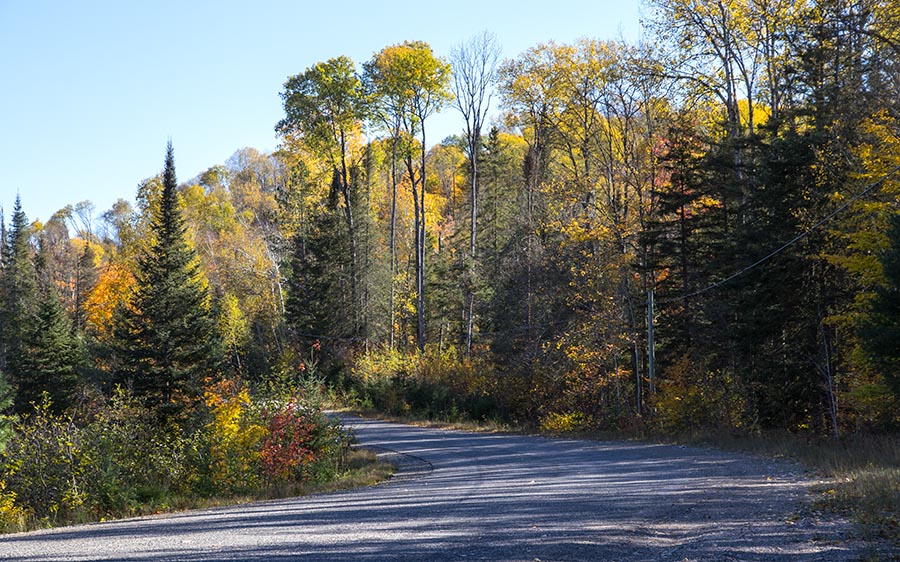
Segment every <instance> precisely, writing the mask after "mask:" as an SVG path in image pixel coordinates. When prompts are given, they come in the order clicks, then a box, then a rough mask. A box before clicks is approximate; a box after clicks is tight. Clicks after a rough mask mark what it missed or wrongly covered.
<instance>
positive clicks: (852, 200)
mask: <svg viewBox="0 0 900 562" xmlns="http://www.w3.org/2000/svg"><path fill="white" fill-rule="evenodd" d="M898 170H900V166H896V167H895V168H894V169H892V170H891V171H890V172H888V173H886V174H884V175H883V176H881V177H880V178H878V179H877V180H876V181H874V182H872V183H871V184H869V185H868V186H866V188H865V189H863V190H862V191H860V192H859V193H857V194H856V195H854V196H853V197H851V198H850V199H848V200H847V201H845V202H844V204H843V205H841V206H840V207H838V208H837V209H835V210H833V211H831V212H830V213H828V214H827V215H825V217H823V218H821V219H819V221H818V222H817V223H816V224H814V225H812V226H811V227H810V228H809V229H808V230H806V231H804V232H801V233H800V234H798V235H797V236H794V237H793V238H791V239H790V240H789V241H787V242H785V243H784V244H782V245H781V246H779V247H778V248H776V249H775V250H773V251H772V252H770V253H769V254H767V255H766V256H764V257H762V258H760V259H758V260H756V261H755V262H753V263H751V264H750V265H748V266H746V267H744V268H743V269H740V270H738V271H736V272H735V273H732V274H731V275H729V276H728V277H726V278H725V279H722V280H721V281H717V282H715V283H713V284H712V285H709V286H707V287H704V288H702V289H698V290H696V291H694V292H692V293H688V294H686V295H681V296H679V297H673V298H668V299H663V300H658V301H656V304H666V303H670V302H676V301H680V300H684V299H689V298H692V297H696V296H698V295H702V294H703V293H706V292H708V291H712V290H713V289H716V288H718V287H721V286H722V285H724V284H725V283H728V282H729V281H731V280H733V279H735V278H737V277H740V276H741V275H743V274H745V273H747V272H748V271H750V270H752V269H755V268H756V267H758V266H760V265H762V264H763V263H765V262H767V261H769V260H770V259H772V258H773V257H775V256H777V255H778V254H780V253H781V252H783V251H785V250H786V249H788V248H789V247H791V246H793V245H794V244H796V243H797V242H799V241H800V240H802V239H803V238H806V237H807V236H809V235H810V234H812V233H813V232H814V231H815V230H817V229H818V228H819V227H821V226H822V225H823V224H825V223H827V222H828V221H830V220H831V219H833V218H834V217H835V216H837V215H838V214H839V213H840V212H842V211H843V210H844V209H846V208H847V207H849V206H850V205H852V204H853V203H855V202H856V201H858V200H860V199H862V198H863V197H865V196H866V195H868V194H869V193H871V192H872V191H873V190H875V189H876V188H878V187H879V186H881V184H883V183H884V182H885V180H887V179H888V178H889V177H891V176H892V175H894V174H895V173H897V171H898Z"/></svg>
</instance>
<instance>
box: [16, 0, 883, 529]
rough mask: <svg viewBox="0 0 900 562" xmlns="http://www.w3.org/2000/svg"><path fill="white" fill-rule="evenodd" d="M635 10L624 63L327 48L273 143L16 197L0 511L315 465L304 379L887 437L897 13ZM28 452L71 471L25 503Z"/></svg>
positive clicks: (554, 407) (556, 420)
mask: <svg viewBox="0 0 900 562" xmlns="http://www.w3.org/2000/svg"><path fill="white" fill-rule="evenodd" d="M647 7H648V10H649V11H648V14H649V17H648V18H647V21H646V22H645V29H644V34H645V39H644V40H643V41H642V42H640V43H639V44H628V43H625V42H621V41H607V40H598V39H591V38H584V39H581V40H578V41H576V42H574V43H572V44H560V43H556V42H553V41H548V42H546V43H542V44H539V45H535V46H533V47H531V48H529V49H528V50H526V51H525V52H523V53H520V54H518V55H517V56H515V57H513V58H510V59H505V60H503V59H501V56H500V53H501V50H500V45H499V44H498V43H497V41H496V39H495V38H494V36H492V35H491V34H490V33H488V32H485V33H484V34H482V35H478V36H476V37H473V38H471V39H469V40H467V41H465V42H462V43H460V44H459V45H458V46H457V47H455V48H454V49H453V50H452V51H451V52H450V53H449V54H448V56H446V57H444V56H441V55H439V54H436V53H434V52H433V51H432V49H431V47H430V46H429V45H428V44H427V43H425V42H422V41H406V42H403V43H399V44H395V45H390V46H386V47H384V48H383V49H381V50H380V51H378V52H376V53H374V54H373V55H372V57H371V59H369V60H367V61H353V60H351V59H350V58H348V57H345V56H341V55H340V54H339V53H335V57H334V58H331V59H329V60H327V61H323V62H319V63H317V64H315V65H313V66H310V67H309V68H306V69H305V70H302V71H301V72H300V73H298V74H296V75H294V76H289V77H286V81H285V83H284V89H283V90H282V91H281V92H280V96H281V99H282V102H283V108H284V116H283V119H282V120H281V121H279V122H278V123H277V124H275V123H273V126H274V127H275V130H276V131H277V133H278V136H279V139H280V145H279V147H278V149H277V150H276V151H275V152H273V153H262V152H260V151H258V150H255V149H253V148H242V149H239V150H237V151H236V152H235V153H234V155H233V156H232V157H231V158H229V159H228V160H227V161H226V162H224V163H223V164H216V165H212V166H211V167H210V168H209V169H207V170H206V171H205V172H203V173H201V174H199V175H198V176H197V177H195V178H191V179H189V180H187V181H182V182H181V183H178V182H177V181H176V176H175V160H176V157H177V139H175V140H176V142H175V146H174V147H173V146H172V144H171V143H170V145H169V147H168V149H167V152H165V160H164V162H165V167H164V169H163V172H161V173H160V175H159V176H157V177H152V178H148V179H145V180H143V181H141V182H140V183H139V184H138V187H137V193H136V196H135V198H134V201H135V203H134V204H132V203H130V202H129V201H128V200H127V199H126V198H124V197H123V198H122V199H120V200H119V201H118V202H117V203H116V204H115V205H114V206H113V207H112V208H110V209H108V210H103V211H98V210H97V209H96V208H95V207H94V205H93V204H92V203H91V202H89V201H82V202H79V203H75V204H73V205H70V206H67V207H65V208H63V209H60V210H59V211H58V212H57V213H56V214H54V215H53V216H52V217H50V218H49V220H47V221H46V222H29V221H28V218H27V215H26V213H25V211H24V209H25V208H26V207H27V204H28V201H27V196H23V197H22V198H21V200H17V201H16V204H15V208H14V209H13V212H12V213H11V215H10V218H9V219H8V222H7V220H6V216H5V215H3V223H2V244H0V249H2V254H0V319H2V323H0V373H2V378H0V391H2V392H0V404H2V405H3V406H4V408H5V412H6V415H4V416H3V417H2V418H0V446H2V444H4V443H5V445H6V452H5V453H4V457H3V458H4V462H5V467H6V468H5V469H4V472H2V473H0V523H2V522H3V517H4V513H5V516H6V518H7V523H8V521H9V520H11V518H16V517H18V518H20V519H21V518H22V517H24V516H25V514H26V513H31V515H32V516H35V517H38V518H40V517H45V518H46V517H49V518H51V519H52V518H53V517H55V514H56V513H58V512H59V511H61V510H62V511H65V510H68V511H77V510H78V508H79V507H80V506H82V507H83V506H87V505H88V504H87V503H85V502H87V501H88V500H87V499H86V498H92V499H91V501H94V502H95V503H93V504H91V506H92V507H90V509H88V508H87V507H85V508H84V509H87V510H88V511H90V510H93V513H94V515H95V516H101V515H102V513H105V512H106V511H108V510H112V509H113V508H115V507H116V506H120V505H127V504H128V502H139V501H145V500H146V499H147V497H149V498H152V497H155V496H154V495H153V494H154V493H155V492H154V490H156V491H158V488H159V487H160V486H163V487H165V486H168V487H169V488H171V489H174V488H176V487H177V485H178V482H179V481H181V482H190V483H192V484H190V485H192V486H194V487H200V488H202V489H206V490H209V491H210V493H213V491H214V490H218V489H219V488H221V487H223V486H224V487H225V488H227V487H228V486H231V488H229V489H232V491H234V490H237V491H240V490H238V489H239V488H241V485H238V483H239V482H252V483H254V484H253V485H254V486H258V487H266V486H271V485H273V484H277V483H283V482H287V481H295V480H304V479H309V478H311V477H313V476H315V475H317V474H324V473H328V474H331V473H332V472H334V470H336V469H327V470H326V468H323V467H330V466H337V465H338V464H339V462H340V459H339V458H338V457H340V456H342V455H343V454H344V453H343V452H342V451H343V447H344V445H342V444H341V442H342V440H343V439H345V437H342V436H341V435H340V432H339V430H337V429H336V428H335V427H333V426H331V425H329V422H328V421H327V420H326V419H325V418H324V416H322V415H321V404H320V403H319V402H318V400H319V398H315V399H311V398H309V396H310V395H313V394H315V395H318V394H319V393H321V392H322V388H326V389H327V392H328V393H329V394H330V395H331V396H332V397H333V398H334V399H336V400H338V401H340V402H342V403H343V404H345V405H348V406H352V407H357V408H369V409H375V410H379V411H382V412H386V413H391V414H395V415H407V414H415V415H422V416H426V417H432V418H441V419H471V420H476V421H489V420H493V421H500V422H504V423H511V424H516V425H520V426H524V427H529V428H534V429H539V430H546V431H590V430H609V431H625V432H628V431H634V430H643V429H651V430H653V431H658V432H662V433H669V434H675V433H678V432H683V431H692V430H704V429H705V430H718V431H728V432H733V433H758V432H765V431H774V430H778V431H787V432H792V433H801V434H808V435H811V436H832V437H833V438H840V437H842V436H844V435H848V434H884V433H887V434H890V433H892V432H895V431H896V430H897V429H898V425H900V208H898V193H900V136H898V135H900V113H898V111H900V5H898V4H897V3H895V2H889V1H885V0H854V1H844V0H806V1H801V2H795V1H792V0H728V1H726V0H721V1H716V2H695V1H691V0H652V1H650V2H649V3H648V5H647ZM437 112H455V114H456V115H458V117H459V123H460V132H459V133H458V134H457V135H453V136H450V137H448V138H444V139H440V141H439V142H436V141H435V140H434V139H432V138H431V137H429V136H428V135H427V133H429V124H430V123H431V118H432V117H433V116H434V115H435V114H436V113H437ZM163 155H164V154H163V150H162V146H161V150H160V156H161V158H160V160H161V162H163V158H162V156H163ZM26 187H27V186H20V188H21V189H23V190H24V189H25V188H26ZM23 193H27V191H23ZM123 195H124V196H128V194H127V193H126V194H123ZM309 400H314V401H316V404H315V406H314V407H307V406H303V407H300V406H296V407H295V404H299V403H301V402H304V403H305V402H308V401H309ZM104 424H105V425H104ZM128 424H132V425H133V426H134V427H143V428H155V429H154V430H152V431H151V430H150V429H145V430H144V431H143V432H142V433H141V435H144V436H145V437H146V442H142V443H141V444H138V445H133V446H132V445H128V446H126V445H127V444H126V443H125V441H124V440H122V441H116V440H115V436H116V435H117V434H116V432H113V431H110V428H111V427H125V426H128ZM72 427H77V428H79V430H78V431H81V433H79V435H80V438H79V439H81V441H79V442H78V443H76V444H75V445H72V443H70V441H71V439H69V438H68V437H65V435H69V433H71V431H74V430H72V429H71V428H72ZM67 428H68V429H67ZM103 428H105V429H103ZM41 432H43V433H41ZM67 432H69V433H67ZM49 435H52V436H54V437H53V439H55V441H53V439H49V438H48V437H47V436H49ZM101 437H103V439H101ZM278 439H281V441H278ZM159 440H168V441H166V444H165V445H163V444H162V443H161V442H160V441H159ZM42 441H53V442H54V443H56V446H58V447H59V449H57V450H54V451H55V452H54V451H49V450H48V451H45V452H44V453H43V454H47V455H50V456H51V457H53V458H57V457H59V458H62V459H70V460H69V461H67V462H69V464H70V465H71V466H69V465H67V466H65V467H64V466H62V465H61V464H60V463H62V462H63V461H59V462H58V463H57V464H60V466H58V467H57V468H58V473H59V482H60V484H59V486H58V487H57V488H53V489H52V490H51V489H48V490H45V491H44V493H43V495H40V496H39V497H38V496H35V495H34V494H32V496H34V497H28V498H26V497H25V496H26V495H27V494H26V492H25V491H26V490H28V489H34V487H33V486H31V488H29V486H30V484H29V483H30V482H32V481H31V480H29V478H32V479H35V478H37V477H36V476H35V475H34V474H30V473H29V468H28V467H29V466H30V463H34V462H38V459H37V455H39V454H42V453H41V452H39V451H37V449H38V448H37V447H35V446H34V444H35V443H37V442H42ZM73 447H75V448H79V450H78V453H79V455H81V456H80V457H79V456H78V455H74V454H73V452H72V448H73ZM140 447H144V449H140ZM291 447H293V449H291ZM126 449H127V450H126ZM148 449H153V450H159V451H161V450H166V451H168V452H167V455H168V456H166V455H163V454H162V453H160V454H159V455H155V456H153V457H152V458H150V459H149V460H148V461H147V462H151V463H154V468H153V471H151V472H152V473H153V474H154V475H155V476H154V480H153V482H152V483H150V484H152V486H151V485H150V484H148V483H147V482H143V483H142V484H141V486H143V488H142V489H143V491H142V492H140V493H138V496H140V497H138V496H133V494H134V493H135V492H134V491H133V490H134V489H135V487H136V485H135V484H134V482H136V481H137V480H136V479H139V478H142V477H144V476H146V471H142V470H139V469H138V468H136V467H137V466H138V464H137V463H139V459H140V457H141V455H142V451H146V450H148ZM289 449H291V450H293V451H294V453H297V451H303V454H302V455H299V456H298V455H297V454H295V455H294V456H292V457H290V458H291V459H297V458H302V459H305V460H304V461H303V462H300V461H297V460H289V456H288V455H287V454H286V453H284V451H285V450H289ZM28 455H33V456H34V458H30V457H28ZM91 455H93V457H92V456H91ZM103 455H123V457H122V459H125V458H126V457H127V459H130V460H128V461H127V462H125V461H124V460H123V461H122V466H123V467H129V466H133V467H135V468H134V469H133V470H132V471H131V472H129V473H128V474H125V473H124V472H123V473H122V474H116V475H109V474H104V475H98V474H96V473H94V472H91V471H92V470H99V469H97V467H96V466H94V464H96V463H94V464H92V463H91V462H89V460H90V459H91V458H94V459H96V458H104V457H103ZM76 457H77V458H80V459H82V460H81V461H78V462H75V461H72V460H71V459H74V458H76ZM163 457H165V458H163ZM117 458H118V457H117ZM307 461H308V462H307ZM54 462H56V461H54ZM129 463H131V464H129ZM54 466H56V465H54ZM198 467H200V468H198ZM54 470H56V469H54ZM122 470H123V471H124V470H125V468H123V469H122ZM67 471H68V472H67ZM76 473H77V475H78V478H75V477H74V476H73V474H76ZM185 474H186V475H188V477H187V480H183V478H185V476H184V475H185ZM129 479H131V480H129ZM73 482H85V483H87V482H94V483H102V482H106V483H108V484H109V485H108V486H107V487H106V488H103V489H96V490H93V489H92V490H88V489H87V488H83V489H82V488H78V489H74V490H73V485H72V483H73ZM223 482H225V483H227V485H223V484H222V483H223ZM163 484H164V485H163ZM154 486H155V487H154ZM203 486H205V487H206V488H203ZM144 488H146V489H144ZM169 488H167V489H169ZM54 494H55V495H54ZM79 494H80V495H79ZM129 494H131V495H129ZM141 494H143V496H141ZM144 496H146V497H144ZM96 498H103V500H102V501H100V500H96ZM26 500H27V501H26ZM88 503H90V502H88ZM17 510H18V511H17ZM29 510H30V511H29Z"/></svg>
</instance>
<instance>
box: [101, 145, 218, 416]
mask: <svg viewBox="0 0 900 562" xmlns="http://www.w3.org/2000/svg"><path fill="white" fill-rule="evenodd" d="M162 184H163V185H162V187H163V189H162V194H161V196H160V200H159V208H158V210H157V211H156V212H154V214H153V216H152V221H151V225H150V229H151V232H152V243H151V245H150V247H149V249H148V250H147V252H146V253H144V254H142V255H141V256H140V257H139V258H138V267H137V271H136V272H135V277H136V279H137V286H136V288H135V290H134V292H133V294H132V295H131V298H130V300H129V302H128V303H127V304H126V305H124V306H120V307H119V308H117V310H116V313H115V319H114V321H115V336H116V340H117V344H116V352H117V355H118V356H119V358H120V360H121V362H122V369H121V379H122V380H123V381H127V382H128V383H129V384H131V385H133V388H134V389H135V392H136V393H137V395H139V396H141V397H142V398H143V399H145V400H146V401H147V404H149V405H152V406H154V407H162V408H163V413H165V414H176V413H178V412H180V411H182V410H183V409H184V407H185V406H186V405H188V404H190V403H191V402H195V401H197V400H198V399H199V397H200V385H201V382H202V380H203V378H204V377H206V376H210V375H212V374H214V373H215V372H216V371H217V369H218V368H219V366H220V362H221V349H220V347H221V346H220V342H219V339H218V336H217V332H216V330H215V327H216V325H215V320H214V318H213V316H212V315H211V313H210V309H209V296H208V292H207V288H206V285H205V282H204V279H203V274H202V272H201V271H200V269H199V261H198V260H197V257H196V253H195V252H194V250H193V248H192V247H191V246H189V245H188V242H187V240H186V236H185V226H184V219H183V218H182V216H181V212H180V210H179V208H178V195H177V192H176V181H175V160H174V155H173V150H172V144H171V143H169V145H168V147H167V149H166V165H165V169H164V170H163V181H162Z"/></svg>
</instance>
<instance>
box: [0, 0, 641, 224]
mask: <svg viewBox="0 0 900 562" xmlns="http://www.w3.org/2000/svg"><path fill="white" fill-rule="evenodd" d="M638 20H639V8H638V3H637V2H636V1H628V0H621V1H617V2H615V1H609V0H593V1H591V0H579V1H567V0H558V1H555V2H547V1H546V0H541V1H531V0H525V1H517V2H513V1H505V0H504V1H483V0H482V1H470V0H454V1H450V2H439V3H438V2H410V1H403V2H392V3H376V2H356V1H343V2H340V1H332V2H327V1H323V0H317V1H314V2H305V1H303V2H301V1H287V0H272V1H268V0H259V1H256V2H249V1H246V0H244V1H241V2H238V1H232V0H218V1H213V0H205V1H202V0H194V1H189V0H182V1H177V0H176V1H169V0H166V1H160V0H155V1H146V2H144V1H131V0H109V1H91V0H78V1H68V0H58V1H55V2H51V1H47V0H0V206H2V207H3V208H4V213H5V216H6V217H7V220H8V218H9V215H10V213H11V211H12V207H13V203H14V201H15V197H16V194H17V193H19V194H20V195H21V197H22V205H23V208H24V210H25V212H26V213H27V214H28V217H29V219H32V220H34V219H41V220H46V219H47V218H49V217H50V215H51V214H52V213H53V212H54V211H56V210H57V209H59V208H61V207H63V206H65V205H66V204H75V203H77V202H79V201H82V200H85V199H88V200H91V201H92V202H93V203H94V204H95V205H96V208H97V213H98V214H99V213H101V212H103V211H104V210H106V209H108V208H109V207H110V206H111V205H112V204H113V202H115V201H116V200H117V199H119V198H125V199H128V200H133V197H134V193H135V188H136V186H137V184H138V182H140V181H141V180H142V179H144V178H147V177H150V176H153V175H154V174H156V173H158V172H159V170H160V169H161V167H162V162H163V157H164V152H165V144H166V141H167V139H169V138H171V139H172V142H173V144H174V147H175V162H176V167H177V171H178V177H179V180H186V179H189V178H191V177H193V176H195V175H197V174H198V173H199V172H201V171H203V170H205V169H206V168H208V167H210V166H213V165H216V164H221V163H224V161H225V160H226V159H227V158H228V157H229V156H230V155H231V154H232V153H234V151H235V150H237V149H239V148H241V147H244V146H252V147H254V148H257V149H259V150H262V151H271V150H273V149H274V148H275V147H276V145H277V142H278V141H277V139H276V137H275V134H274V126H275V123H276V122H277V121H278V120H279V119H280V118H281V113H282V110H281V100H280V98H279V96H278V93H279V92H280V91H281V88H282V85H283V84H284V81H285V79H286V78H287V77H288V76H289V75H292V74H297V73H299V72H302V71H303V70H304V69H305V68H307V67H308V66H310V65H312V64H315V63H316V62H317V61H322V60H327V59H328V58H331V57H334V56H338V55H348V56H350V57H351V58H352V59H353V60H354V61H356V63H357V65H361V64H362V62H364V61H366V60H368V59H369V58H370V57H371V55H372V53H374V52H375V51H378V50H380V49H381V48H383V47H385V46H387V45H392V44H395V43H399V42H402V41H404V40H413V39H420V40H424V41H427V42H428V43H430V44H431V46H432V48H433V49H434V50H435V52H436V53H437V54H438V55H440V56H444V57H447V56H449V53H450V49H451V47H452V46H453V45H456V44H459V43H461V42H464V41H465V40H466V39H468V38H469V37H471V36H473V35H475V34H477V33H480V32H481V31H483V30H488V31H490V32H492V33H494V34H496V36H497V38H498V40H499V41H500V43H501V45H502V47H503V56H504V57H505V58H510V57H514V56H516V55H517V54H519V53H520V52H522V51H523V50H525V49H527V48H528V47H530V46H533V45H536V44H538V43H541V42H545V41H549V40H555V41H557V42H570V41H573V40H575V39H577V38H579V37H597V38H601V39H614V38H618V37H620V36H621V37H625V38H626V39H627V40H630V41H634V40H636V39H637V37H638V33H639V21H638ZM427 126H428V127H429V131H428V133H429V136H430V137H431V138H433V139H436V140H437V139H440V138H443V137H445V136H446V135H448V134H452V133H456V132H459V130H460V128H461V126H462V123H461V121H460V118H459V116H458V113H457V112H455V110H452V109H446V110H444V112H443V113H442V114H440V115H438V116H436V117H435V118H434V119H433V121H432V122H431V124H429V125H427Z"/></svg>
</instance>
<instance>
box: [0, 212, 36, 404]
mask: <svg viewBox="0 0 900 562" xmlns="http://www.w3.org/2000/svg"><path fill="white" fill-rule="evenodd" d="M30 240H31V228H30V226H29V224H28V219H27V217H26V216H25V212H24V211H23V210H22V205H21V201H20V199H19V198H18V197H16V206H15V208H14V210H13V216H12V223H11V224H10V228H9V232H8V233H7V244H6V247H5V248H4V249H3V250H4V251H3V270H2V272H3V275H2V278H0V281H2V293H0V297H2V301H0V307H2V308H0V317H2V319H3V321H2V322H0V370H3V371H4V372H5V373H6V374H7V375H8V376H9V378H10V382H12V383H13V385H16V386H18V385H19V384H21V383H22V381H24V380H26V377H27V372H26V371H27V366H26V365H25V364H24V363H25V358H26V357H27V353H26V349H25V348H26V342H27V340H28V336H29V330H31V328H32V327H33V326H34V324H35V318H36V314H37V306H38V299H37V273H36V272H35V269H34V264H33V262H32V253H33V250H32V247H31V242H30ZM29 408H30V406H29V405H28V402H27V401H24V400H22V399H19V398H17V399H16V410H17V411H19V412H24V411H27V410H28V409H29Z"/></svg>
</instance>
